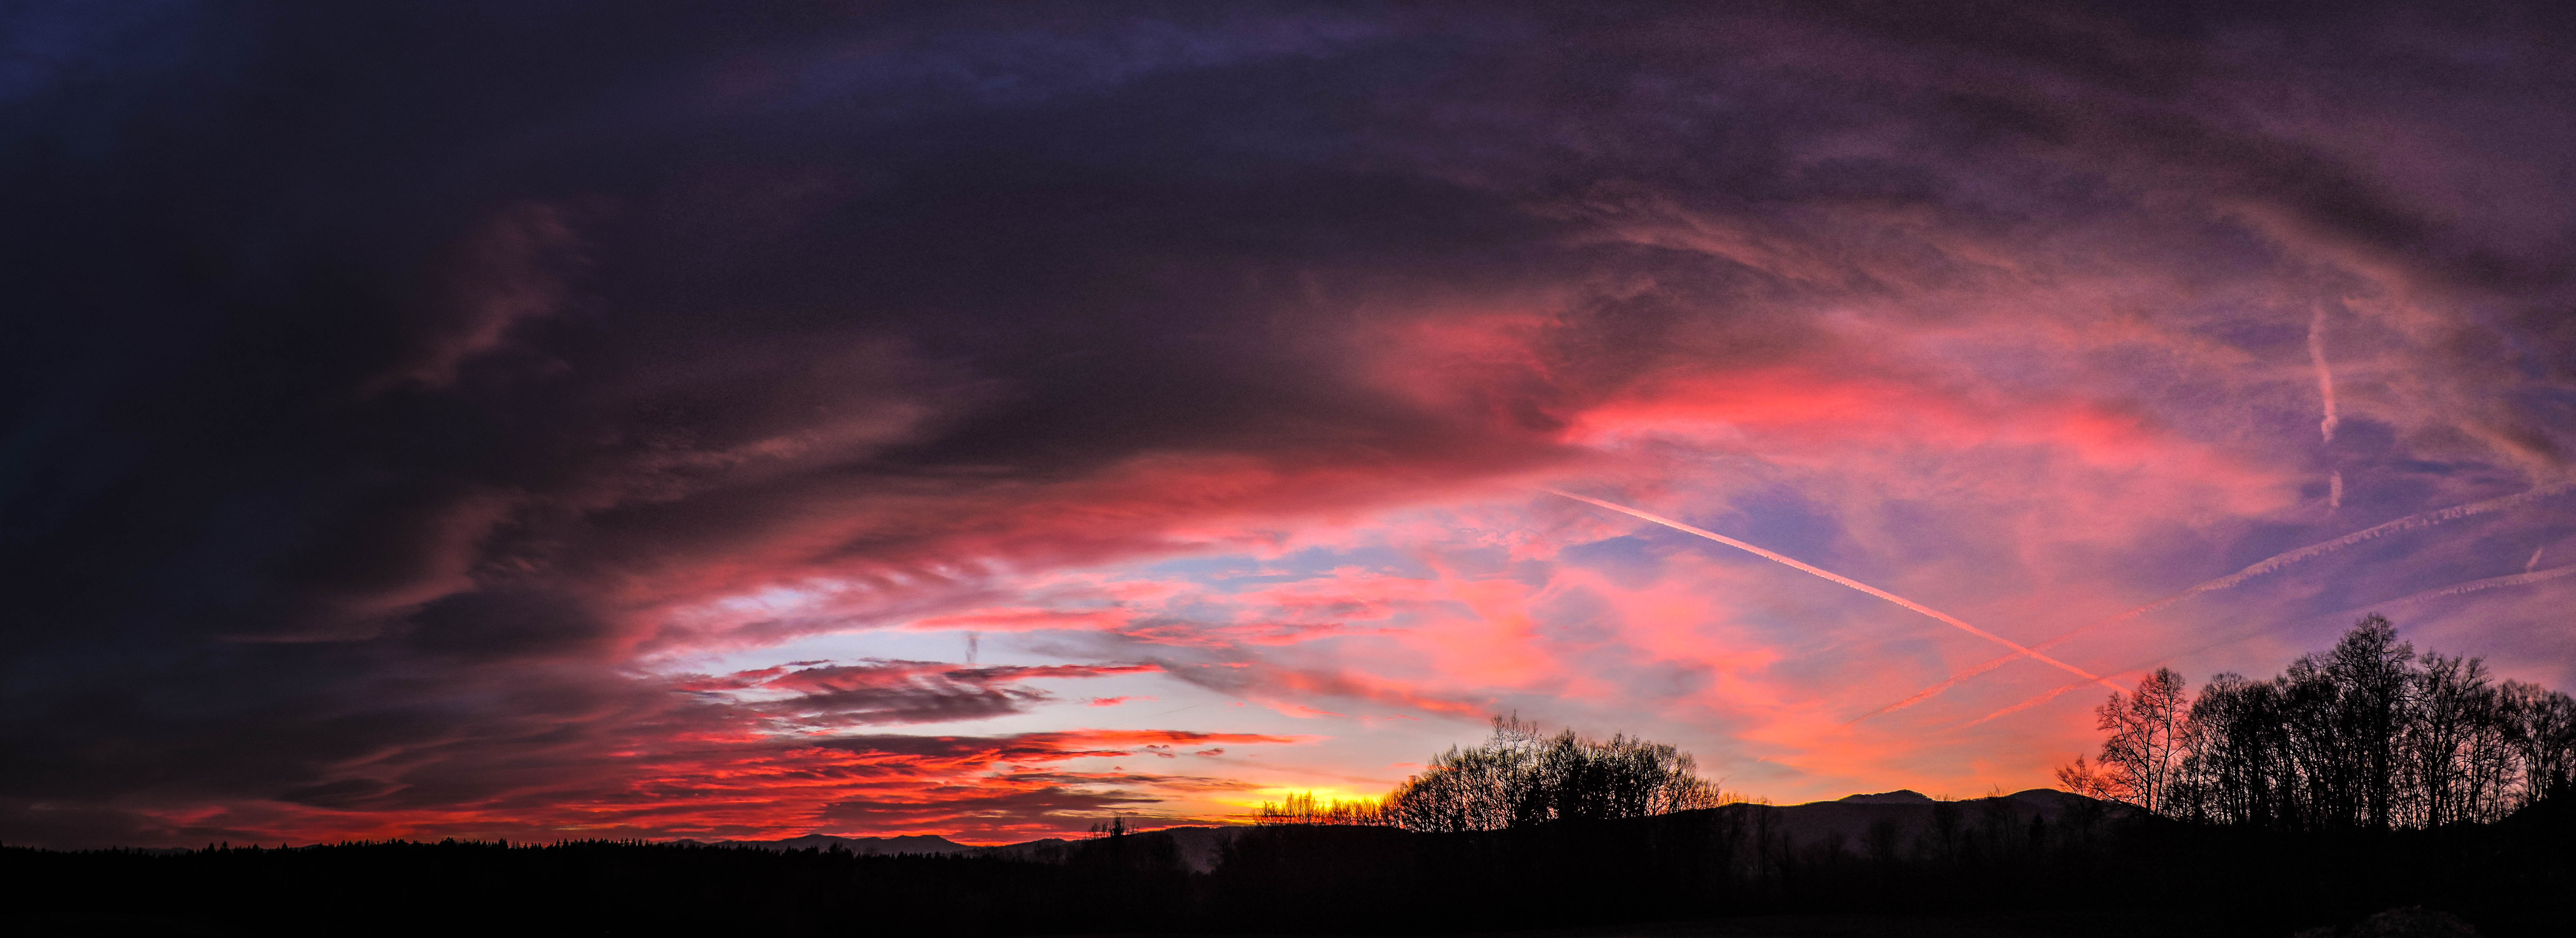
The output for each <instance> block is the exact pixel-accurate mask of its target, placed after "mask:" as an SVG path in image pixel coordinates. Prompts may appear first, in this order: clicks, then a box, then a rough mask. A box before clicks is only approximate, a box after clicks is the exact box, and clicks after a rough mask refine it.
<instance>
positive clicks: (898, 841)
mask: <svg viewBox="0 0 2576 938" xmlns="http://www.w3.org/2000/svg"><path fill="white" fill-rule="evenodd" d="M677 842H678V843H684V844H704V845H706V846H710V847H738V848H742V849H745V850H824V851H829V850H831V849H832V848H834V847H838V848H841V849H842V850H846V851H848V852H850V853H855V854H858V855H860V856H887V855H891V854H898V853H926V854H960V853H974V852H976V851H979V850H984V849H988V848H984V847H976V846H970V845H967V844H961V843H958V842H956V841H954V840H950V839H948V838H946V837H941V836H939V835H937V834H911V835H907V836H903V837H834V836H832V835H830V834H807V835H805V836H803V837H789V838H785V839H783V840H681V841H677Z"/></svg>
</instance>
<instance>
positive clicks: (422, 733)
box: [0, 2, 2576, 847]
mask: <svg viewBox="0 0 2576 938" xmlns="http://www.w3.org/2000/svg"><path fill="white" fill-rule="evenodd" d="M2160 6H2161V7H2162V9H2161V10H2160V11H2159V12H2157V13H2156V14H2154V15H2151V16H2137V15H2131V14H2129V13H2125V12H2122V11H2121V10H2120V9H2119V7H2117V6H2114V5H2080V4H2048V3H1968V4H1939V5H1905V4H1895V5H1877V4H1835V3H1823V4H1812V3H1798V4H1762V3H1754V4H1725V5H1708V4H1682V5H1651V4H1635V5H1631V4H1615V3H1613V4H1578V5H1567V4H1543V5H1529V6H1511V5H1499V4H1472V5H1443V4H1405V5H1374V4H1252V3H1241V4H1234V3H1229V4H1197V3H1190V4H1108V3H1084V4H1052V3H1029V4H1008V5H994V6H945V5H921V4H888V5H871V4H860V3H823V2H814V3H760V4H720V5H714V6H712V7H709V6H698V5H681V4H660V3H574V2H564V3H544V4H529V3H438V4H408V3H385V4H324V5H318V6H317V5H310V4H303V5H293V4H257V3H253V4H197V3H186V2H162V3H137V4H119V5H93V4H54V5H43V4H31V5H20V6H12V7H9V8H7V9H6V11H5V12H0V19H5V21H6V22H5V23H0V44H5V45H6V47H7V48H6V55H5V56H0V199H5V215H6V217H8V218H10V219H11V223H10V224H8V225H6V226H0V240H5V242H6V243H5V246H0V256H5V257H6V258H7V259H8V261H7V270H8V272H9V274H8V277H7V281H8V293H9V300H8V302H7V304H6V309H7V310H8V312H7V313H6V314H5V315H6V317H7V322H8V326H9V329H8V333H9V341H7V342H5V343H0V570H5V571H6V573H5V575H0V584H5V587H6V588H5V591H0V596H5V599H0V763H5V764H6V765H7V766H8V767H9V768H8V770H7V771H5V772H0V841H5V842H7V843H10V844H28V845H42V846H55V847H89V846H104V845H139V846H163V845H196V844H202V843H207V842H214V841H229V842H233V843H242V842H269V841H278V842H294V843H306V842H313V841H331V840H340V839H361V838H372V839H381V838H396V837H399V838H413V839H438V838H444V837H455V838H459V839H466V838H494V837H505V838H509V839H512V840H514V841H515V840H540V841H544V840H556V839H570V838H592V837H617V838H629V837H633V838H680V837H687V838H697V839H753V838H774V837H785V836H795V835H801V834H806V833H828V834H841V835H853V836H857V835H892V834H918V833H936V834H943V835H947V836H950V837H953V838H955V839H958V840H960V841H965V842H974V843H998V842H1010V841H1019V840H1027V839H1032V838H1037V837H1044V836H1053V835H1060V834H1065V833H1069V832H1079V831H1082V830H1084V829H1086V828H1088V827H1089V826H1090V825H1092V824H1094V823H1098V822H1100V821H1102V820H1103V819H1106V818H1110V817H1114V816H1125V817H1127V818H1128V819H1129V823H1130V824H1131V825H1135V826H1155V825H1163V824H1174V823H1202V822H1216V821H1225V820H1228V819H1234V820H1240V819H1242V818H1243V816H1244V815H1245V813H1246V812H1247V811H1249V810H1250V809H1251V808H1253V807H1254V806H1257V805H1258V804H1259V803H1261V802H1262V801H1263V800H1265V799H1277V798H1280V797H1281V796H1283V795H1285V794H1288V793H1292V792H1312V793H1315V794H1316V795H1317V796H1319V797H1355V796H1356V797H1364V796H1373V795H1377V794H1380V793H1382V792H1384V791H1386V790H1387V789H1388V788H1389V787H1390V786H1392V785H1393V784H1395V783H1397V782H1399V781H1401V780H1402V779H1404V778H1405V777H1406V776H1408V775H1409V774H1411V773H1413V772H1415V771H1418V770H1419V769H1420V768H1421V766H1422V764H1423V763H1424V762H1425V760H1427V759H1428V758H1429V757H1430V756H1431V755H1432V754H1434V753H1437V752H1439V751H1441V750H1443V749H1445V748H1446V747H1449V746H1451V745H1456V744H1462V743H1472V742H1473V741H1475V740H1477V739H1478V738H1480V737H1481V736H1483V735H1484V732H1485V724H1486V721H1487V720H1488V719H1489V718H1490V717H1492V716H1493V715H1496V714H1517V715H1518V716H1520V717H1521V718H1524V719H1530V720H1535V721H1538V722H1539V723H1541V724H1542V725H1544V726H1546V727H1549V728H1560V727H1562V728H1573V729H1576V730H1579V731H1582V732H1585V733H1591V734H1597V735H1603V736H1607V735H1609V734H1611V733H1628V734H1633V735H1642V736H1645V737H1648V738H1651V739H1656V740H1661V741H1666V742H1671V743H1674V744H1677V745H1679V746H1681V747H1682V748H1684V749H1686V750H1688V751H1690V752H1691V753H1693V754H1694V755H1695V756H1696V758H1697V762H1698V766H1699V768H1700V770H1701V772H1702V773H1703V774H1704V775H1706V776H1708V777H1709V778H1711V779H1713V780H1716V781H1717V782H1719V784H1720V785H1721V786H1722V787H1723V788H1724V789H1725V790H1726V791H1727V792H1730V793H1732V794H1734V795H1737V796H1741V797H1746V798H1769V799H1771V800H1773V801H1775V802H1780V803H1793V802H1801V801H1807V800H1814V799H1824V798H1834V797H1840V796H1842V795H1846V794H1850V793H1853V792H1863V791H1886V790H1892V789H1897V788H1912V789H1916V790H1919V791H1924V792H1927V793H1932V794H1940V795H1951V796H1963V797H1965V796H1976V795H1981V794H1985V793H1988V792H1994V791H2015V790H2020V789H2025V788H2032V787H2040V786H2044V785H2047V784H2050V777H2051V776H2050V770H2051V768H2052V767H2054V766H2056V765H2059V764H2062V763H2065V762H2067V761H2069V760H2071V759H2072V758H2073V757H2074V756H2075V755H2076V754H2077V753H2079V752H2084V751H2087V750H2089V749H2091V748H2093V747H2094V746H2095V745H2096V744H2097V743H2098V735H2099V734H2098V733H2096V731H2095V729H2094V725H2093V718H2092V715H2091V713H2090V710H2091V708H2092V707H2093V706H2094V705H2096V704H2098V703H2099V702H2100V701H2101V699H2102V698H2103V697H2105V696H2107V694H2108V693H2109V691H2108V690H2107V689H2106V688H2107V687H2114V686H2128V685H2130V684H2133V683H2134V682H2135V681H2136V680H2137V678H2138V677H2139V676H2140V675H2141V674H2143V673H2145V672H2146V671H2148V670H2151V669H2154V668H2157V667H2172V668H2175V669H2177V670H2179V671H2181V672H2182V673H2183V674H2184V675H2185V676H2186V677H2188V678H2189V679H2191V680H2192V681H2193V682H2194V683H2195V684H2197V683H2199V682H2202V681H2205V680H2207V679H2208V678H2209V677H2210V676H2211V675H2213V674H2216V673H2220V672H2225V671H2235V672H2239V673H2244V674H2248V675H2254V676H2266V675H2270V674H2273V673H2276V672H2277V671H2278V670H2279V669H2281V668H2282V667H2283V666H2284V665H2285V664H2287V663H2288V662H2289V661H2290V660H2291V659H2293V658H2295V657H2296V656H2297V655H2299V654H2300V653H2302V652H2305V651H2309V650H2314V649H2319V648H2322V647H2324V646H2326V645H2328V644H2330V643H2331V642H2332V640H2333V638H2334V636H2335V635H2336V634H2337V633H2338V632H2339V631H2340V630H2341V629H2342V628H2344V627H2345V626H2347V625H2349V624H2350V623H2351V622H2352V620H2353V619H2355V618H2356V617H2358V616H2360V615H2362V614H2363V613H2366V612H2370V611H2379V612H2383V613H2385V614H2387V615H2388V616H2389V617H2390V618H2392V619H2393V620H2395V621H2396V622H2397V623H2398V626H2399V628H2400V634H2401V635H2402V636H2403V637H2405V638H2406V639H2408V640H2409V641H2412V642H2413V643H2415V644H2416V646H2417V647H2419V648H2432V649H2439V650H2442V651H2445V652H2451V653H2461V654H2468V655H2475V656H2482V657H2484V658H2485V659H2486V661H2487V662H2488V664H2489V665H2490V667H2492V668H2493V670H2494V671H2495V672H2496V673H2497V674H2498V675H2499V676H2501V677H2503V678H2509V679H2514V680H2523V681H2532V682H2537V683H2541V684H2546V685H2549V686H2553V687H2558V688H2562V689H2563V688H2568V687H2570V686H2576V621H2571V618H2572V617H2571V614H2570V613H2569V611H2568V610H2570V609H2576V577H2569V576H2564V574H2568V573H2571V572H2576V488H2571V487H2570V482H2571V480H2576V475H2571V473H2570V472H2569V456H2570V451H2571V447H2576V315H2571V313H2576V266H2571V264H2570V262H2569V258H2570V257H2576V219H2571V215H2570V210H2569V206H2570V205H2576V169H2571V167H2576V164H2571V162H2570V161H2569V160H2568V159H2567V154H2568V153H2570V152H2576V73H2571V72H2570V71H2569V70H2568V69H2567V68H2566V67H2565V63H2566V61H2567V60H2568V59H2569V57H2570V55H2571V53H2576V48H2571V47H2576V42H2571V39H2572V38H2576V24H2571V22H2570V21H2569V18H2568V15H2567V14H2566V13H2565V12H2564V11H2563V10H2553V9H2551V8H2550V7H2548V6H2546V5H2514V4H2474V3H2473V4H2468V5H2465V6H2462V5H2444V6H2442V7H2440V8H2439V9H2438V10H2437V9H2432V8H2425V7H2422V5H2406V4H2389V5H2373V4H2359V5H2354V4H2332V5H2320V6H2317V7H2313V8H2311V7H2306V6H2267V5H2260V4H2254V5H2247V4H2210V5H2188V4H2172V5H2160ZM2408 6H2415V7H2419V9H2415V10H2408V9H2406V7H2408Z"/></svg>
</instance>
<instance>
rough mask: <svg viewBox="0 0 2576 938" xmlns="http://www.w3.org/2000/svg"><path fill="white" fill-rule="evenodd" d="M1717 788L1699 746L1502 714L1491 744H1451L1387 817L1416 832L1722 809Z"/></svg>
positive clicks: (1389, 806) (1394, 796) (1402, 788)
mask: <svg viewBox="0 0 2576 938" xmlns="http://www.w3.org/2000/svg"><path fill="white" fill-rule="evenodd" d="M1717 801H1718V791H1717V786H1715V785H1713V784H1711V783H1709V782H1708V781H1707V780H1706V779H1702V778H1700V777H1699V774H1698V767H1697V765H1696V763H1695V762H1694V761H1693V760H1692V759H1691V756H1690V754H1689V753H1686V752H1682V751H1681V750H1679V749H1677V748H1675V747H1673V746H1670V745H1667V744H1663V743H1656V742H1650V741H1647V740H1643V739H1634V738H1630V737H1628V736H1625V735H1619V736H1612V737H1611V738H1610V739H1608V740H1596V739H1586V738H1584V737H1581V736H1579V735H1577V734H1575V733H1574V731H1572V730H1566V731H1563V732H1560V733H1558V734H1556V735H1554V736H1541V735H1540V734H1539V732H1538V729H1537V727H1536V726H1535V725H1534V724H1529V723H1523V722H1521V720H1520V719H1519V718H1518V717H1517V716H1512V717H1495V718H1494V734H1493V736H1492V737H1491V738H1490V739H1488V740H1487V741H1486V743H1485V744H1484V745H1481V746H1476V747H1473V748H1468V749H1460V748H1457V747H1451V748H1450V749H1449V751H1447V752H1444V753H1441V754H1440V755H1437V756H1434V757H1432V760H1431V765H1430V766H1429V767H1428V768H1427V769H1425V770H1424V771H1423V772H1422V773H1421V774H1419V775H1415V776H1413V777H1412V778H1408V779H1406V780H1404V782H1403V783H1402V784H1400V785H1398V786H1396V789H1395V791H1393V792H1391V793H1389V794H1388V795H1387V796H1386V799H1385V801H1384V802H1383V805H1384V807H1383V812H1384V813H1383V817H1384V818H1385V820H1386V822H1387V823H1391V824H1395V825H1398V826H1401V827H1405V828H1407V829H1411V830H1424V831H1470V830H1501V829H1503V828H1507V827H1520V826H1527V825H1530V824H1538V823H1544V822H1547V821H1556V820H1606V819H1612V818H1625V817H1644V816H1648V815H1654V814H1668V813H1671V812H1674V811H1687V810H1691V809H1694V808H1708V807H1715V806H1716V805H1717Z"/></svg>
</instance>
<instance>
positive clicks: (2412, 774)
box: [2058, 615, 2576, 830]
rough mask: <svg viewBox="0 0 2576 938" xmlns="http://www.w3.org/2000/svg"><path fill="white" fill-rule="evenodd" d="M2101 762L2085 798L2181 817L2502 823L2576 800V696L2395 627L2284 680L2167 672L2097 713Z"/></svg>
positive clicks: (2078, 776) (2314, 659)
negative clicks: (2419, 640)
mask: <svg viewBox="0 0 2576 938" xmlns="http://www.w3.org/2000/svg"><path fill="white" fill-rule="evenodd" d="M2094 713H2095V715H2096V716H2097V717H2099V724H2100V728H2101V729H2103V730H2105V731H2107V732H2109V733H2110V736H2109V738H2107V739H2105V740H2104V741H2103V745H2102V754H2101V760H2100V762H2099V763H2095V764H2087V763H2086V762H2085V760H2084V759H2083V757H2081V756H2078V757H2077V758H2076V760H2075V763H2074V764H2073V765H2070V766H2067V767H2065V768H2063V769H2060V770H2058V780H2059V782H2060V783H2062V784H2064V785H2065V786H2066V788H2067V789H2068V790H2070V791H2074V792H2076V793H2078V794H2084V795H2091V796H2093V797H2097V798H2110V799H2114V800H2118V801H2124V802H2127V803H2129V804H2133V805H2136V806H2138V807H2141V808H2144V809H2146V810H2148V811H2151V812H2154V813H2156V814H2161V815H2164V816H2167V817H2173V818H2179V819H2186V820H2202V821H2215V822H2220V823H2230V824H2246V825H2254V826H2261V827H2271V828H2282V829H2294V830H2325V829H2350V828H2368V829H2388V828H2395V827H2439V826H2442V825H2445V824H2453V823H2460V822H2472V821H2492V820H2496V819H2498V818H2501V817H2503V816H2505V815H2506V814H2509V813H2512V812H2513V811H2515V810H2517V809H2519V808H2521V807H2523V806H2525V805H2528V804H2531V803H2533V802H2535V801H2539V800H2541V799H2544V798H2551V797H2556V796H2560V795H2564V794H2567V793H2569V792H2571V791H2576V700H2571V699H2570V698H2569V697H2568V695H2567V694H2564V693H2561V692H2558V691H2553V690H2549V689H2546V688H2542V687H2538V686H2535V685H2531V684H2525V683H2521V682H2518V681H2505V682H2502V683H2497V682H2496V681H2495V679H2494V676H2493V675H2491V674H2490V673H2488V671H2487V669H2486V665H2485V663H2484V662H2483V661H2482V660H2481V659H2477V658H2461V657H2457V656H2446V655H2441V654H2436V653H2430V652H2428V653H2426V654H2424V655H2422V656H2421V657H2418V656H2417V655H2416V654H2415V649H2414V646H2413V645H2411V644H2409V643H2406V642H2401V641H2398V640H2397V630H2396V628H2395V627H2394V626H2392V625H2390V624H2389V621H2388V620H2387V619H2386V618H2383V617H2381V616H2378V615H2371V616H2367V617H2365V618H2363V619H2362V620H2361V621H2360V622H2358V623H2356V624H2355V625H2354V626H2353V627H2352V630H2351V631H2349V632H2346V633H2345V634H2344V636H2343V638H2342V640H2340V641H2338V642H2336V643H2335V646H2334V648H2332V649H2331V650H2328V651H2325V652H2322V653H2317V654H2310V655H2306V656H2302V657H2301V658H2299V659H2298V660H2297V661H2295V662H2292V663H2291V665H2290V667H2289V669H2288V671H2287V672H2286V673H2283V674H2282V675H2281V676H2279V677H2275V678H2273V679H2271V680H2268V681H2267V680H2254V679H2250V678H2246V677H2244V676H2242V675H2237V674H2220V675H2218V676H2216V677H2213V678H2211V679H2210V682H2209V683H2208V684H2207V685H2206V686H2204V687H2202V688H2201V691H2200V694H2199V695H2198V696H2197V697H2193V696H2192V695H2191V694H2190V693H2189V688H2188V686H2187V685H2186V683H2185V682H2184V680H2183V678H2182V675H2179V674H2176V673H2174V672H2173V671H2172V670H2170V669H2164V668H2159V669H2157V670H2156V671H2155V673H2153V674H2149V675H2147V676H2146V677H2145V678H2143V679H2141V680H2140V681H2139V682H2138V687H2137V692H2136V693H2134V694H2122V693H2118V692H2114V693H2112V695H2111V699H2110V700H2108V701H2106V702H2105V703H2103V704H2102V706H2101V707H2100V708H2098V709H2096V710H2095V711H2094Z"/></svg>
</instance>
